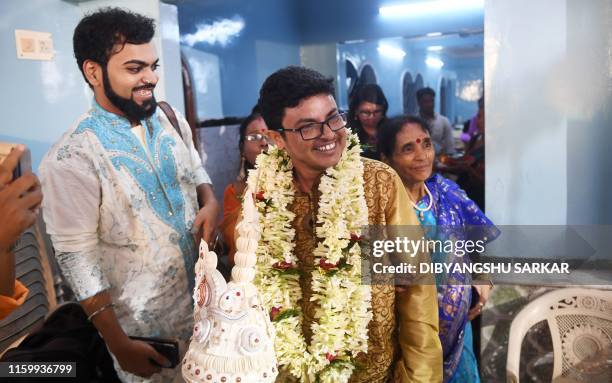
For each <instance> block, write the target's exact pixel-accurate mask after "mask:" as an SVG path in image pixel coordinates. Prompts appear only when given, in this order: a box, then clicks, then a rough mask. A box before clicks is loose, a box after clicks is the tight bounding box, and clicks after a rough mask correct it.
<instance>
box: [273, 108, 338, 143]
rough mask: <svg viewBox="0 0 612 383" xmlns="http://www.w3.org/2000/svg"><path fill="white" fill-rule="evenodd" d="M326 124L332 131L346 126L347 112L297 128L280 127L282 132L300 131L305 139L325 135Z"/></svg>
mask: <svg viewBox="0 0 612 383" xmlns="http://www.w3.org/2000/svg"><path fill="white" fill-rule="evenodd" d="M325 125H327V126H328V127H329V129H331V131H332V132H336V131H338V130H340V129H343V128H346V126H347V122H346V113H344V112H340V113H336V114H334V115H333V116H331V117H329V118H328V119H327V120H325V121H323V122H309V123H307V124H306V125H303V126H302V127H300V128H296V129H285V128H281V129H278V130H279V131H280V132H300V134H301V135H302V139H303V140H305V141H308V140H314V139H316V138H319V137H321V136H322V135H323V130H324V129H325Z"/></svg>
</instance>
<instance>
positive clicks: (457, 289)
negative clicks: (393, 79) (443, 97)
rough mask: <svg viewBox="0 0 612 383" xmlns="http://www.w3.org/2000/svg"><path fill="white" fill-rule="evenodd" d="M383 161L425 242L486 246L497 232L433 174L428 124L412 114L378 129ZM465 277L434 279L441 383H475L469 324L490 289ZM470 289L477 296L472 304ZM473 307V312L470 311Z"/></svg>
mask: <svg viewBox="0 0 612 383" xmlns="http://www.w3.org/2000/svg"><path fill="white" fill-rule="evenodd" d="M378 147H379V153H380V154H381V159H382V160H383V161H384V162H385V163H387V164H388V165H390V166H391V167H392V168H393V169H395V171H397V173H398V174H399V176H400V178H401V179H402V182H403V183H404V186H405V188H406V192H407V194H408V197H410V199H411V201H412V205H413V208H414V210H415V213H416V214H417V217H418V219H419V221H420V223H421V226H422V227H423V230H424V232H425V235H426V236H427V238H428V239H432V240H438V241H442V243H444V241H447V240H450V239H452V240H454V241H461V240H462V241H465V240H472V241H478V240H482V241H483V242H488V241H491V240H493V239H494V238H496V237H497V236H498V235H499V231H498V229H497V228H496V227H495V226H494V225H493V223H492V222H491V221H490V220H489V219H488V218H487V217H486V216H485V215H484V214H483V213H482V211H481V210H480V209H479V208H478V206H477V205H476V204H475V203H474V202H473V201H472V200H470V199H469V198H468V197H467V195H466V194H465V192H464V191H463V190H461V189H460V188H459V186H458V185H457V184H455V183H454V182H453V181H451V180H448V179H446V178H444V177H442V176H440V175H438V174H433V175H432V168H433V161H434V157H435V151H434V146H433V142H432V140H431V137H430V135H429V131H428V127H427V123H426V122H425V121H424V120H422V119H420V118H418V117H413V116H402V117H397V118H393V119H391V120H388V121H387V123H385V125H384V127H383V129H381V130H380V131H379V136H378ZM431 258H432V259H431V261H432V263H457V262H470V256H469V255H468V254H465V256H463V255H462V254H460V253H459V252H458V251H455V253H450V252H449V253H445V252H443V250H442V249H437V250H432V253H431ZM472 281H473V279H472V276H471V275H469V274H463V273H449V274H445V275H439V274H437V275H436V284H437V287H438V308H439V318H440V323H439V327H440V340H441V343H442V349H443V356H444V382H445V383H446V382H453V383H460V382H461V383H462V382H470V383H474V382H479V381H480V378H479V374H478V365H477V362H476V358H475V355H474V351H473V342H472V327H471V324H470V320H471V319H473V318H474V317H475V316H477V315H479V314H480V312H481V310H482V307H483V306H484V304H485V302H486V301H487V298H488V295H489V292H490V290H491V288H492V285H491V284H490V282H488V281H485V284H475V283H474V284H473V285H472ZM472 289H475V290H476V291H477V293H478V295H479V298H478V300H477V302H471V300H472ZM471 303H473V306H474V307H473V308H471V309H470V306H471Z"/></svg>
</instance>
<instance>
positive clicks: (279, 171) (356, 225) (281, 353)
mask: <svg viewBox="0 0 612 383" xmlns="http://www.w3.org/2000/svg"><path fill="white" fill-rule="evenodd" d="M292 169H293V165H292V164H291V160H290V159H289V156H288V155H287V153H286V152H285V151H284V150H280V149H278V148H276V147H271V148H270V149H269V150H268V153H267V154H261V155H260V156H259V157H258V158H257V164H256V167H255V170H253V171H251V172H250V174H249V178H248V183H249V186H250V188H251V190H258V191H259V192H258V193H257V195H256V198H257V207H258V209H259V212H260V214H259V217H260V224H261V228H262V237H261V239H260V241H259V246H258V247H257V266H256V268H257V277H256V279H255V283H256V284H257V286H258V288H259V291H260V294H261V297H262V300H263V304H264V305H265V307H266V308H267V309H268V310H269V311H270V315H271V317H272V319H273V323H274V326H275V329H276V339H275V350H276V357H277V359H278V361H279V364H280V365H281V366H285V367H286V368H288V370H289V372H290V373H291V374H292V375H294V376H295V377H297V378H298V379H300V380H301V381H306V380H311V381H314V380H315V377H318V379H319V381H320V382H322V383H327V382H329V383H339V382H347V381H348V380H349V378H350V377H351V375H352V374H353V370H354V369H355V364H354V358H355V357H356V356H357V355H358V354H359V353H361V352H364V353H365V352H367V349H368V323H369V322H370V320H371V318H372V312H371V292H370V286H368V285H364V284H362V283H361V249H360V246H359V245H358V244H357V242H358V241H359V240H360V238H361V237H360V235H361V229H362V227H363V226H365V225H367V223H368V209H367V205H366V202H365V195H364V191H363V163H362V162H361V159H360V146H359V140H358V139H357V135H355V134H352V133H350V134H349V135H348V144H347V147H346V148H345V150H344V152H343V153H342V158H341V160H340V162H339V163H338V164H337V165H336V166H334V167H332V168H329V169H327V170H326V172H325V174H324V175H323V176H322V177H321V181H320V184H319V191H320V194H321V197H320V201H319V210H318V214H317V227H316V236H317V238H318V239H319V243H318V245H317V247H316V249H315V251H314V257H315V266H318V267H315V269H314V271H313V272H312V285H311V286H312V291H313V295H312V297H311V300H312V301H314V302H315V303H316V305H317V309H316V312H315V318H318V320H317V321H316V322H314V323H313V324H312V340H311V343H310V345H307V344H306V341H305V339H304V335H303V334H302V321H303V315H302V312H301V308H300V305H299V303H298V300H299V299H301V297H302V290H301V288H300V283H299V271H298V269H297V264H298V259H297V257H296V256H295V254H294V253H293V250H294V246H295V245H294V238H295V230H294V229H293V228H292V226H291V224H292V221H293V219H294V217H295V214H293V213H292V212H291V211H289V210H288V207H289V205H290V204H291V203H292V202H293V198H294V187H293V173H292Z"/></svg>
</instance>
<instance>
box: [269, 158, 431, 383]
mask: <svg viewBox="0 0 612 383" xmlns="http://www.w3.org/2000/svg"><path fill="white" fill-rule="evenodd" d="M362 161H363V163H364V191H365V198H366V202H367V206H368V221H369V224H370V225H417V226H418V225H419V222H418V220H417V217H416V215H415V214H414V211H413V209H412V208H411V206H410V201H409V199H408V196H407V195H406V191H405V189H404V186H403V184H402V182H401V180H400V178H399V176H398V175H397V174H396V173H395V171H393V170H392V169H391V168H390V167H388V166H387V165H385V164H383V163H381V162H378V161H374V160H369V159H365V158H364V159H362ZM318 199H319V192H318V190H316V189H315V190H314V191H312V192H311V193H303V192H300V191H296V193H295V199H294V202H293V204H292V205H291V207H290V210H291V211H292V212H294V213H295V215H296V217H295V220H294V222H293V227H294V228H295V240H296V246H295V253H296V256H297V257H298V259H299V261H300V263H299V268H300V270H301V271H302V272H303V273H302V275H303V276H302V277H301V279H300V285H301V287H302V295H303V297H302V300H301V305H302V310H303V315H304V322H303V331H304V335H305V338H306V342H307V343H310V339H311V335H312V334H311V324H312V322H313V320H314V318H313V315H314V312H315V308H316V306H315V304H314V303H313V302H311V301H310V297H311V296H312V289H311V287H310V286H311V282H312V273H311V272H312V270H313V268H314V256H313V251H314V249H315V247H316V244H317V242H316V237H315V234H314V224H315V222H316V207H317V206H318ZM437 302H438V301H437V296H436V287H435V285H423V286H416V285H415V286H409V287H407V289H406V291H405V292H403V293H397V294H396V292H395V288H394V287H393V286H391V285H372V313H373V318H372V320H371V321H370V324H369V326H368V329H369V331H368V337H369V339H368V353H367V354H365V355H362V357H360V358H358V362H359V364H360V365H361V366H362V367H363V368H361V369H358V370H356V371H355V372H354V373H353V376H352V377H351V380H350V382H351V383H361V382H363V383H365V382H367V383H382V382H401V383H407V382H427V383H431V382H441V381H442V348H441V346H440V340H439V337H438V306H437V304H438V303H437ZM276 381H277V382H279V383H280V382H282V383H285V382H291V381H292V380H291V378H290V377H288V376H287V375H284V374H281V375H279V377H278V379H277V380H276Z"/></svg>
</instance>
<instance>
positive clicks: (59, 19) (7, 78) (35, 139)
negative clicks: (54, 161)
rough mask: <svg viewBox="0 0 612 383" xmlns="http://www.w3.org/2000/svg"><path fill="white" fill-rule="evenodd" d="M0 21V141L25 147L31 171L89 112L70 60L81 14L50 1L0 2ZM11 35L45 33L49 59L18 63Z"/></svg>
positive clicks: (20, 61)
mask: <svg viewBox="0 0 612 383" xmlns="http://www.w3.org/2000/svg"><path fill="white" fill-rule="evenodd" d="M0 15H1V16H0V20H1V21H0V53H1V55H0V57H2V59H1V60H0V76H2V77H1V79H2V80H1V83H2V91H1V92H0V112H1V114H2V124H0V140H2V141H9V142H20V143H24V144H26V145H27V146H28V147H29V148H30V150H31V152H32V166H33V167H34V169H36V168H38V163H39V162H40V160H41V159H42V156H43V155H44V154H45V153H46V151H47V150H48V148H49V147H50V146H51V144H52V143H54V142H55V141H56V140H57V139H58V138H59V136H60V135H61V134H62V133H63V132H64V131H65V130H67V129H68V128H69V127H70V125H71V124H72V123H73V122H74V121H75V119H76V118H77V117H78V116H79V115H80V114H82V113H83V112H84V111H85V110H87V108H88V107H89V102H88V97H87V92H89V90H88V89H87V88H86V86H85V85H84V81H83V78H82V76H81V72H80V71H79V69H78V68H77V65H76V63H75V60H74V57H73V55H72V32H73V29H74V27H75V26H76V24H77V23H78V21H79V19H80V18H81V11H80V9H79V7H78V6H75V5H73V4H69V3H67V2H63V1H56V0H32V1H27V2H24V1H20V0H4V1H1V2H0ZM15 29H27V30H34V31H41V32H50V33H51V34H52V37H53V44H54V49H55V58H54V59H53V60H52V61H37V60H18V59H17V57H16V47H15Z"/></svg>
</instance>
